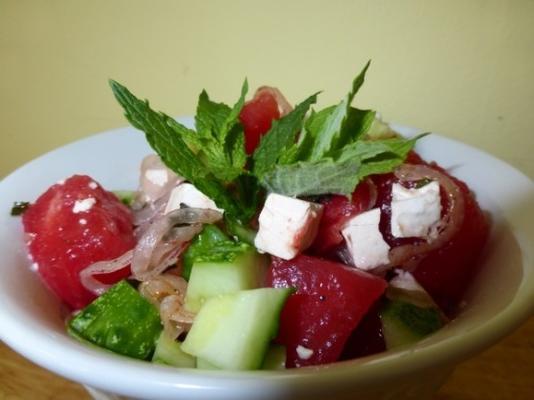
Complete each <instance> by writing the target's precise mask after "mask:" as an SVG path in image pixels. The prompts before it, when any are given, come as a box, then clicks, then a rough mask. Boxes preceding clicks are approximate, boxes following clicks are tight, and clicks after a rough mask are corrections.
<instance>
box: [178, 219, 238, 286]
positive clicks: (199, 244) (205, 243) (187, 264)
mask: <svg viewBox="0 0 534 400" xmlns="http://www.w3.org/2000/svg"><path fill="white" fill-rule="evenodd" d="M228 241H230V238H229V237H228V236H227V235H226V234H224V233H223V232H222V231H221V230H220V229H219V228H217V227H216V226H215V225H205V226H204V228H203V229H202V232H200V234H199V235H198V236H197V237H195V238H194V239H193V241H192V242H191V244H190V245H189V247H188V248H187V250H186V251H185V252H184V255H183V257H182V276H183V277H184V279H185V280H186V281H188V280H189V278H190V275H191V269H192V268H193V264H194V262H195V260H196V259H197V257H199V256H201V255H203V254H206V253H209V252H210V250H211V249H212V248H213V247H215V246H217V244H220V243H222V242H228Z"/></svg>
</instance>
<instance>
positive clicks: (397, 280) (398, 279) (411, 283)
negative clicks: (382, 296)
mask: <svg viewBox="0 0 534 400" xmlns="http://www.w3.org/2000/svg"><path fill="white" fill-rule="evenodd" d="M395 273H396V274H397V275H396V276H395V277H394V278H393V279H391V280H390V281H389V284H390V286H393V287H395V288H397V289H403V290H408V291H414V292H425V289H423V287H422V286H421V285H420V284H419V283H418V282H417V281H416V280H415V278H414V277H413V275H412V274H411V273H409V272H408V271H404V270H402V269H396V270H395Z"/></svg>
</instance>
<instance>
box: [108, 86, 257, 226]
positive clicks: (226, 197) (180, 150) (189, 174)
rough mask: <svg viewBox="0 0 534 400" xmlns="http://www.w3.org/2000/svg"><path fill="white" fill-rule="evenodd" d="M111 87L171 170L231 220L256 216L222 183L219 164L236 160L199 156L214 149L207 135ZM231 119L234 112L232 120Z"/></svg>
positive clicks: (210, 154) (228, 126)
mask: <svg viewBox="0 0 534 400" xmlns="http://www.w3.org/2000/svg"><path fill="white" fill-rule="evenodd" d="M110 85H111V88H112V90H113V94H114V95H115V98H116V99H117V101H118V102H119V103H120V104H121V106H122V107H123V109H124V112H125V116H126V118H127V119H128V121H130V123H131V124H132V125H133V126H134V127H136V128H137V129H140V130H142V131H144V132H145V135H146V138H147V141H148V143H149V144H150V146H151V147H152V148H153V149H154V150H155V151H156V153H158V155H159V156H160V157H161V159H162V161H163V162H164V163H165V164H166V165H167V166H168V167H169V168H170V169H172V170H173V171H175V172H176V173H177V174H179V175H181V176H183V177H184V178H186V179H187V180H188V181H190V182H191V183H193V184H194V185H195V186H196V187H197V188H198V190H200V191H201V192H202V193H204V194H205V195H206V196H208V197H209V198H211V199H212V200H213V201H214V202H215V204H217V206H218V207H220V208H222V209H224V210H225V211H226V212H227V213H229V214H230V215H231V216H233V217H235V218H237V219H240V220H241V219H244V220H246V219H248V218H250V217H251V216H252V215H253V214H254V212H255V211H256V207H255V205H253V206H246V205H244V204H243V202H241V201H240V200H239V199H237V198H236V197H235V196H234V195H233V193H232V192H231V191H230V190H229V189H228V188H227V187H226V186H225V181H224V179H221V176H220V165H219V164H218V163H219V162H220V163H221V164H223V163H224V162H226V161H227V160H228V159H229V160H230V162H232V158H231V157H228V159H226V158H225V157H226V154H225V153H224V152H223V151H222V150H221V151H220V152H216V151H215V150H214V151H211V150H210V151H204V149H203V150H202V152H201V153H200V154H199V153H196V154H195V151H197V152H200V149H199V148H197V147H196V146H201V145H204V144H206V143H210V145H213V144H211V142H209V140H208V139H207V133H206V131H204V132H203V133H202V134H200V135H199V134H197V132H195V131H193V130H191V129H188V128H186V127H185V126H183V125H181V124H179V123H178V122H176V121H175V120H174V119H172V118H170V117H169V116H167V115H165V114H163V113H159V112H156V111H154V110H152V109H151V108H150V106H149V103H148V101H143V100H140V99H138V98H137V97H135V96H134V95H133V94H132V93H131V92H130V91H129V90H128V89H126V88H125V87H124V86H122V85H121V84H120V83H118V82H116V81H113V80H110ZM230 115H231V112H230V113H229V114H228V116H230ZM227 121H230V118H225V119H224V122H223V125H224V126H226V128H225V129H227V130H228V132H227V133H226V137H228V136H230V131H231V130H232V129H233V127H232V124H231V123H229V122H227ZM206 126H208V125H206ZM212 127H213V125H212ZM241 133H242V131H241ZM215 140H216V139H215ZM221 154H224V157H221V158H218V157H219V156H220V155H221ZM240 162H241V161H240ZM232 174H234V172H232Z"/></svg>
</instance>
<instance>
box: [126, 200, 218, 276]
mask: <svg viewBox="0 0 534 400" xmlns="http://www.w3.org/2000/svg"><path fill="white" fill-rule="evenodd" d="M221 218H222V214H221V213H220V212H218V211H214V210H209V209H198V208H181V209H178V210H174V211H171V212H169V213H167V214H164V215H162V216H160V217H159V218H157V219H156V220H154V221H153V223H152V224H151V225H150V226H149V227H148V228H147V229H146V231H145V232H144V234H143V236H142V237H141V238H140V239H139V242H138V243H137V246H136V248H135V251H134V255H133V259H132V267H131V268H132V275H133V277H134V278H135V279H137V280H138V281H142V282H143V281H148V280H150V279H152V278H154V277H155V276H157V275H159V274H160V273H161V272H163V271H164V270H165V269H166V268H167V267H168V266H169V264H168V260H169V256H172V257H170V258H174V257H177V256H178V255H179V252H180V251H181V250H182V249H183V248H184V245H185V244H186V243H187V242H189V241H190V240H191V239H192V238H193V237H194V236H195V235H197V234H198V233H199V232H200V231H201V230H202V225H203V224H211V223H214V222H217V221H219V220H220V219H221ZM176 225H185V226H176ZM174 251H177V252H178V254H175V253H173V252H174ZM164 261H165V262H164Z"/></svg>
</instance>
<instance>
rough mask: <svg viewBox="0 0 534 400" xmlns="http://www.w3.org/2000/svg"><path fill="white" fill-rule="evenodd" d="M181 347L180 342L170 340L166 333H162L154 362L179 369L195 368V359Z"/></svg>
mask: <svg viewBox="0 0 534 400" xmlns="http://www.w3.org/2000/svg"><path fill="white" fill-rule="evenodd" d="M181 345H182V344H181V343H180V342H179V341H177V340H174V339H172V338H170V337H169V336H168V335H167V333H166V332H161V334H160V335H159V339H158V342H157V344H156V350H155V351H154V355H153V356H152V362H153V363H158V364H165V365H172V366H173V367H179V368H195V366H196V360H195V357H193V356H191V355H189V354H187V353H186V352H184V351H183V350H182V348H181Z"/></svg>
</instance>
